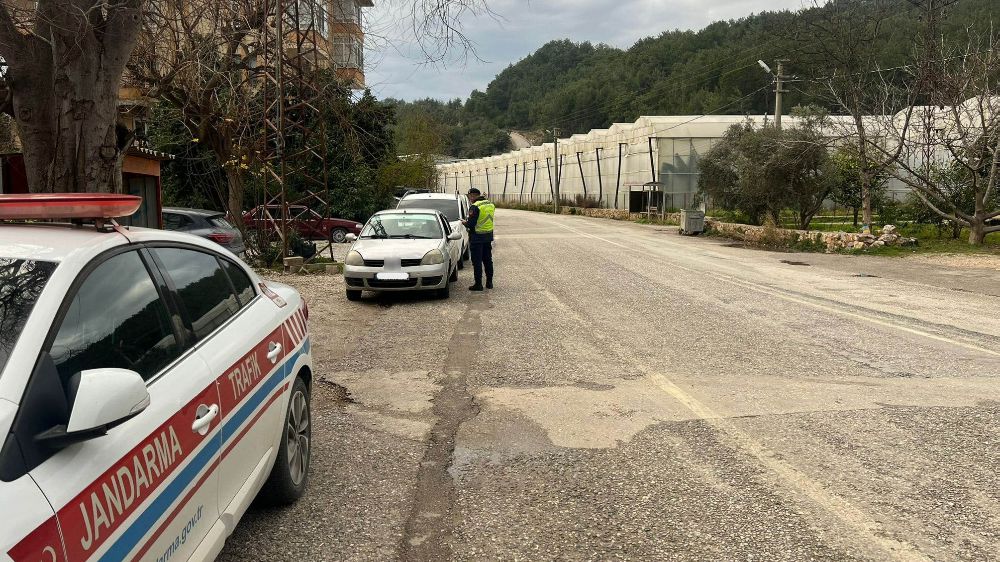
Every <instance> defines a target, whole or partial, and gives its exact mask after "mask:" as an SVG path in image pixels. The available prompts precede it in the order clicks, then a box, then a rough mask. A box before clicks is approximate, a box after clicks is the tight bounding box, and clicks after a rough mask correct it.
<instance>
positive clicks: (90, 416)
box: [35, 369, 150, 447]
mask: <svg viewBox="0 0 1000 562" xmlns="http://www.w3.org/2000/svg"><path fill="white" fill-rule="evenodd" d="M68 394H69V395H70V400H71V406H70V414H69V423H67V424H66V425H58V426H55V427H53V428H50V429H48V430H46V431H44V432H42V433H40V434H38V435H37V436H36V437H35V439H36V440H37V441H39V442H43V443H45V444H47V445H50V446H54V447H65V446H67V445H71V444H73V443H79V442H81V441H87V440H89V439H93V438H95V437H100V436H102V435H104V434H106V433H107V432H108V430H110V429H111V428H113V427H115V426H118V425H121V424H122V423H124V422H125V421H128V420H129V419H131V418H132V417H134V416H136V415H138V414H139V413H140V412H142V411H143V410H145V409H146V407H147V406H149V402H150V400H149V391H148V390H147V389H146V381H144V380H143V379H142V376H140V375H139V373H136V372H135V371H129V370H127V369H92V370H88V371H81V372H79V373H77V374H75V375H73V376H72V377H70V380H69V384H68Z"/></svg>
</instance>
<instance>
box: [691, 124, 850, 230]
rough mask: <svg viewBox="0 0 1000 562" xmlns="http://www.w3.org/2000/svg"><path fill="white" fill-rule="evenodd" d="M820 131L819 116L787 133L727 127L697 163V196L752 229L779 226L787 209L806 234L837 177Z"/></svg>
mask: <svg viewBox="0 0 1000 562" xmlns="http://www.w3.org/2000/svg"><path fill="white" fill-rule="evenodd" d="M822 127H823V119H822V118H821V116H817V117H806V118H804V120H803V122H802V124H801V125H800V126H798V127H791V128H787V129H777V128H775V127H773V126H765V127H760V128H757V127H754V126H753V125H752V124H751V123H749V122H747V123H744V124H740V125H733V126H732V127H730V129H729V131H727V132H726V135H725V137H724V138H723V139H722V141H721V142H720V143H718V144H716V145H715V146H714V147H712V149H711V150H709V152H708V153H707V154H706V155H705V156H704V157H703V158H702V160H701V163H700V166H701V168H700V169H701V175H700V177H699V189H700V191H701V193H702V195H703V196H707V197H709V198H711V199H712V201H714V203H715V204H716V205H720V206H722V207H723V208H730V209H732V210H736V211H739V212H742V213H744V214H746V215H747V217H749V219H750V221H751V222H752V223H754V224H759V223H760V222H761V221H762V219H765V218H766V219H769V220H771V221H772V222H774V223H775V224H779V223H780V220H781V212H782V211H783V210H785V209H791V210H792V211H794V212H795V215H796V219H797V222H798V226H799V228H802V229H808V228H809V224H810V223H811V222H812V219H813V217H814V216H816V213H817V212H819V210H820V209H821V208H822V206H823V202H824V201H825V200H826V199H827V197H828V196H829V195H830V192H831V190H832V189H833V186H834V185H835V184H836V181H837V177H838V176H837V169H836V167H835V165H834V164H833V162H832V161H831V159H830V157H829V154H828V151H827V148H826V145H825V141H824V137H823V129H822Z"/></svg>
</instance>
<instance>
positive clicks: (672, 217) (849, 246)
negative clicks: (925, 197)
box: [510, 205, 917, 252]
mask: <svg viewBox="0 0 1000 562" xmlns="http://www.w3.org/2000/svg"><path fill="white" fill-rule="evenodd" d="M510 207H511V208H515V209H516V208H517V207H518V206H517V205H511V206H510ZM559 211H560V213H562V214H564V215H581V216H585V217H594V218H600V219H612V220H621V221H638V220H642V219H645V218H646V213H630V212H628V211H627V210H625V209H596V208H593V209H592V208H584V207H567V206H563V207H561V208H560V209H559ZM663 219H664V222H666V223H669V224H680V221H681V215H680V213H667V214H666V215H664V217H663ZM705 229H706V230H708V231H710V232H711V233H713V234H716V235H719V236H724V237H726V238H732V239H734V240H739V241H741V242H743V243H745V244H747V245H748V246H759V247H783V248H801V249H825V250H826V251H827V252H839V251H843V250H867V249H868V248H879V247H882V246H913V245H916V243H917V240H916V238H906V237H904V236H900V235H899V233H898V232H897V231H896V227H895V226H893V225H891V224H890V225H886V226H885V228H883V229H882V231H881V232H880V233H879V235H878V236H875V235H874V234H861V233H857V232H819V231H815V230H792V229H787V228H776V227H768V226H752V225H748V224H737V223H730V222H721V221H719V220H716V219H713V218H711V217H705Z"/></svg>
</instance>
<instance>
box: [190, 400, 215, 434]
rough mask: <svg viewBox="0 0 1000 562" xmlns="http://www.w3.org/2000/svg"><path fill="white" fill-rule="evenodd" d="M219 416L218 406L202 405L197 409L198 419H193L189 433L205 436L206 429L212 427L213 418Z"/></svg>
mask: <svg viewBox="0 0 1000 562" xmlns="http://www.w3.org/2000/svg"><path fill="white" fill-rule="evenodd" d="M218 415H219V405H218V404H212V405H211V406H207V407H206V406H205V405H204V404H202V405H201V406H199V407H198V417H197V418H195V420H194V423H193V424H191V431H194V432H195V433H198V434H201V435H205V434H206V433H208V427H209V426H210V425H212V420H214V419H215V416H218Z"/></svg>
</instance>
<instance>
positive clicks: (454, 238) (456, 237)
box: [448, 230, 462, 242]
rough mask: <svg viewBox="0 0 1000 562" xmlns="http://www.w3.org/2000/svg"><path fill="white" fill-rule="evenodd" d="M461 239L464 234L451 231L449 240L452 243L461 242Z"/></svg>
mask: <svg viewBox="0 0 1000 562" xmlns="http://www.w3.org/2000/svg"><path fill="white" fill-rule="evenodd" d="M461 239H462V233H461V232H459V231H457V230H453V231H451V234H449V235H448V240H451V241H452V242H455V241H457V240H461Z"/></svg>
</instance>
